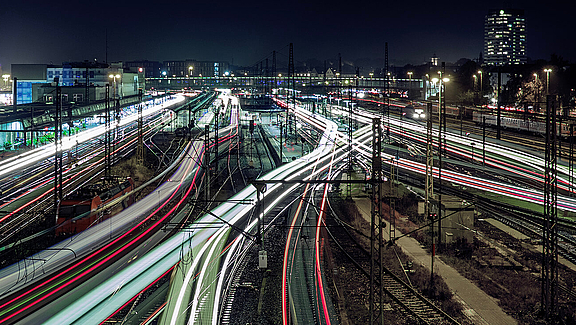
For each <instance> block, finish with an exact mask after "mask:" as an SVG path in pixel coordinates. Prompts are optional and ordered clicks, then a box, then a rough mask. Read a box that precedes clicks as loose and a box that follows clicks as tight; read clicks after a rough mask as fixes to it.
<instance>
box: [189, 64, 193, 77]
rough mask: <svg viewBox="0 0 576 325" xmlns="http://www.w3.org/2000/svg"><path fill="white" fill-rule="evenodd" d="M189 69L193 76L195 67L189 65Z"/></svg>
mask: <svg viewBox="0 0 576 325" xmlns="http://www.w3.org/2000/svg"><path fill="white" fill-rule="evenodd" d="M188 71H190V73H189V75H190V77H193V76H194V75H193V74H192V72H194V67H193V66H189V67H188Z"/></svg>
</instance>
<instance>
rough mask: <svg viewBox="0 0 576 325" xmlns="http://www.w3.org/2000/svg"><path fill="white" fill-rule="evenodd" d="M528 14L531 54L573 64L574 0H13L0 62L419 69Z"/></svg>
mask: <svg viewBox="0 0 576 325" xmlns="http://www.w3.org/2000/svg"><path fill="white" fill-rule="evenodd" d="M502 7H505V8H518V9H524V10H525V17H526V20H527V31H528V56H529V57H530V58H532V59H539V58H543V59H549V58H550V54H552V53H557V54H558V55H560V56H562V57H564V59H567V60H569V61H571V62H572V63H576V42H575V41H576V25H575V20H576V19H575V18H576V17H575V16H574V13H575V12H576V5H575V1H538V2H537V1H519V0H513V1H506V2H503V1H492V0H486V1H474V2H471V1H394V2H390V1H365V0H360V1H350V2H348V3H346V2H341V1H331V2H320V1H316V2H312V1H301V0H295V1H285V2H281V1H269V2H264V1H230V0H222V1H202V2H195V1H182V2H180V1H169V2H164V1H157V2H155V3H154V4H152V2H149V1H139V2H124V3H123V2H122V1H106V2H98V1H74V2H72V1H25V0H24V1H8V2H4V3H3V4H1V5H0V64H1V65H2V68H3V70H4V71H7V70H9V69H10V65H11V64H12V63H53V64H61V63H62V61H83V60H87V59H90V60H94V59H98V61H104V60H105V39H106V37H105V35H106V29H107V30H108V61H110V62H112V61H120V60H122V61H129V60H141V59H147V60H157V61H162V60H184V59H196V60H225V61H228V62H230V63H234V64H235V65H246V66H250V65H253V64H255V63H256V62H258V61H259V60H261V59H263V58H265V57H267V56H268V55H269V54H270V53H271V52H272V51H273V50H276V51H280V52H281V53H282V55H287V53H288V50H287V45H288V44H289V43H290V42H292V43H294V56H295V59H296V60H297V61H303V60H306V59H310V58H317V59H319V60H324V59H335V58H337V56H338V53H342V59H343V60H344V61H347V60H355V59H361V58H373V59H375V58H383V57H384V42H388V44H389V45H388V46H389V57H390V63H391V64H394V65H404V64H407V63H411V64H421V63H423V62H425V61H428V60H429V58H430V57H431V56H432V55H433V54H434V53H436V54H437V56H438V57H439V58H440V61H447V62H455V61H456V60H458V59H460V58H463V57H464V58H470V59H474V58H477V57H478V55H479V53H480V52H481V51H482V49H483V27H484V16H485V15H486V14H487V13H488V10H489V9H500V8H502Z"/></svg>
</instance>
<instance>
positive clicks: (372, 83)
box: [146, 75, 427, 99]
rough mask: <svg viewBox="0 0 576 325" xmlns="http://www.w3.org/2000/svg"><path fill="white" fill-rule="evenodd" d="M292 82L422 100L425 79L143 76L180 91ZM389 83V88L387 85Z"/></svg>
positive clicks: (306, 88) (266, 88)
mask: <svg viewBox="0 0 576 325" xmlns="http://www.w3.org/2000/svg"><path fill="white" fill-rule="evenodd" d="M292 80H293V81H294V84H295V87H294V88H296V90H298V91H302V92H303V93H309V94H312V93H327V92H337V91H338V90H340V91H346V89H356V88H359V89H366V90H369V89H379V90H382V89H386V88H388V89H389V90H390V92H391V93H403V94H406V93H410V94H411V95H410V97H411V98H422V99H424V97H425V94H426V84H427V82H426V81H425V80H423V79H415V78H412V79H400V78H394V77H391V78H388V79H386V78H379V77H373V76H370V77H356V76H339V77H332V78H330V77H328V78H327V77H324V76H312V75H310V76H294V77H288V76H285V75H279V76H277V77H271V76H234V75H230V76H211V77H204V76H193V77H192V76H189V77H161V78H146V87H147V88H148V89H158V90H180V89H183V88H190V89H205V88H219V87H220V88H234V87H244V88H245V87H247V88H252V89H255V90H256V91H261V92H272V91H271V89H274V88H287V87H288V84H289V82H290V84H292ZM387 86H388V87H387Z"/></svg>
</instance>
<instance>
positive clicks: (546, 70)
mask: <svg viewBox="0 0 576 325" xmlns="http://www.w3.org/2000/svg"><path fill="white" fill-rule="evenodd" d="M544 72H546V95H550V72H552V69H544Z"/></svg>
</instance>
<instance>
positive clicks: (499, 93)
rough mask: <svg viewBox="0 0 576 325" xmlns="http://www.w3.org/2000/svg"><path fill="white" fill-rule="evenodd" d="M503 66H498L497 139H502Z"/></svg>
mask: <svg viewBox="0 0 576 325" xmlns="http://www.w3.org/2000/svg"><path fill="white" fill-rule="evenodd" d="M501 89H502V68H501V67H498V109H497V110H496V139H498V140H500V136H501V133H500V132H501V130H500V128H501V123H502V121H500V114H501V113H500V106H501V105H502V101H501V99H500V98H501V94H502V90H501Z"/></svg>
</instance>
